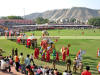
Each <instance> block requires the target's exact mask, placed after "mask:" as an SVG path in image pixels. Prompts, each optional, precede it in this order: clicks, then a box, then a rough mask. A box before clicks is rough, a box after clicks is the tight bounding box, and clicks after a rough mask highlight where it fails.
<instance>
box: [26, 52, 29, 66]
mask: <svg viewBox="0 0 100 75" xmlns="http://www.w3.org/2000/svg"><path fill="white" fill-rule="evenodd" d="M29 57H30V55H29V54H28V55H27V58H26V59H25V65H26V66H28V65H30V58H29Z"/></svg>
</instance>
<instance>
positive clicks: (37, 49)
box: [36, 48, 39, 58]
mask: <svg viewBox="0 0 100 75" xmlns="http://www.w3.org/2000/svg"><path fill="white" fill-rule="evenodd" d="M36 51H37V58H38V57H39V48H36Z"/></svg>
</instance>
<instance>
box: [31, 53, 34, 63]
mask: <svg viewBox="0 0 100 75" xmlns="http://www.w3.org/2000/svg"><path fill="white" fill-rule="evenodd" d="M33 57H34V56H33V53H32V55H31V58H30V62H32V63H33V64H34V60H33Z"/></svg>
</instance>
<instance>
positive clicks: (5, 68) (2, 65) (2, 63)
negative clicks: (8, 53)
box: [1, 58, 11, 72]
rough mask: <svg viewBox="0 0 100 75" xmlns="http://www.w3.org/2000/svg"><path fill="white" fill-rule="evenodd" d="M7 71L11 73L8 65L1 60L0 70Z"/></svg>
mask: <svg viewBox="0 0 100 75" xmlns="http://www.w3.org/2000/svg"><path fill="white" fill-rule="evenodd" d="M7 69H9V72H10V71H11V68H10V66H9V64H8V63H7V62H6V60H5V59H4V58H2V60H1V70H2V71H7Z"/></svg>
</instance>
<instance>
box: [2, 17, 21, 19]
mask: <svg viewBox="0 0 100 75" xmlns="http://www.w3.org/2000/svg"><path fill="white" fill-rule="evenodd" d="M1 19H23V18H22V17H21V16H7V17H1Z"/></svg>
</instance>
